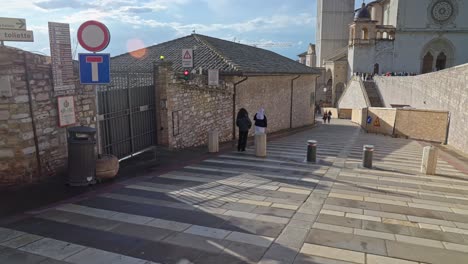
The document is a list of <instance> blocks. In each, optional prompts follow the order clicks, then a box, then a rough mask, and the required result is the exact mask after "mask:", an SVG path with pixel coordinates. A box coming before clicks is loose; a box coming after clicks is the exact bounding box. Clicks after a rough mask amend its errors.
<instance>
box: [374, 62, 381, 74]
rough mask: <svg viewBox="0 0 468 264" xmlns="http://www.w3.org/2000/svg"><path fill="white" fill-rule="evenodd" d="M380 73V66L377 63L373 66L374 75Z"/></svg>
mask: <svg viewBox="0 0 468 264" xmlns="http://www.w3.org/2000/svg"><path fill="white" fill-rule="evenodd" d="M379 72H380V65H379V64H378V63H376V64H374V74H379Z"/></svg>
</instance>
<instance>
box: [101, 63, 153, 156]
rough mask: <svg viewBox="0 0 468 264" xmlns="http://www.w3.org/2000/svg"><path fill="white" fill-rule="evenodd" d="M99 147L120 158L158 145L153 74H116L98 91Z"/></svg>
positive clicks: (104, 151)
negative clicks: (108, 83)
mask: <svg viewBox="0 0 468 264" xmlns="http://www.w3.org/2000/svg"><path fill="white" fill-rule="evenodd" d="M98 106H99V107H98V108H99V111H98V113H99V130H100V131H99V134H100V145H101V149H102V152H103V153H104V154H112V155H115V156H117V157H118V158H119V159H123V158H127V157H130V156H133V155H135V154H138V153H140V152H142V151H144V150H147V149H149V148H150V147H153V146H154V145H156V113H155V91H154V81H153V73H151V72H139V73H130V72H124V73H122V72H117V73H116V72H113V73H111V83H110V85H108V86H101V87H99V89H98Z"/></svg>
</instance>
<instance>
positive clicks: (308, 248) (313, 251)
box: [301, 244, 365, 264]
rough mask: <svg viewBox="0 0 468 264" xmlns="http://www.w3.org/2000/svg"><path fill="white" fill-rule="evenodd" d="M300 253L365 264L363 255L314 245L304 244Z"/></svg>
mask: <svg viewBox="0 0 468 264" xmlns="http://www.w3.org/2000/svg"><path fill="white" fill-rule="evenodd" d="M301 253H302V254H306V255H312V256H317V257H324V258H332V259H336V260H343V261H350V262H354V263H362V264H364V263H365V255H364V253H361V252H355V251H350V250H344V249H339V248H333V247H326V246H321V245H315V244H304V246H303V247H302V249H301Z"/></svg>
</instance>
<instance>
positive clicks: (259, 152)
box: [255, 133, 267, 157]
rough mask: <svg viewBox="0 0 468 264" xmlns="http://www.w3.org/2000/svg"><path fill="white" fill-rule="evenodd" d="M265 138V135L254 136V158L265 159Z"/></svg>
mask: <svg viewBox="0 0 468 264" xmlns="http://www.w3.org/2000/svg"><path fill="white" fill-rule="evenodd" d="M266 147H267V136H266V134H265V133H260V134H255V156H257V157H266V155H267V151H266Z"/></svg>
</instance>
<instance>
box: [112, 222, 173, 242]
mask: <svg viewBox="0 0 468 264" xmlns="http://www.w3.org/2000/svg"><path fill="white" fill-rule="evenodd" d="M111 232H113V233H117V234H121V235H127V236H131V237H136V238H142V239H146V240H151V241H159V240H162V239H164V238H165V237H167V236H169V235H170V234H172V233H173V232H174V231H173V230H169V229H161V228H156V227H153V226H143V225H135V224H128V223H124V224H121V225H119V226H117V227H115V228H114V229H112V230H111Z"/></svg>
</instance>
